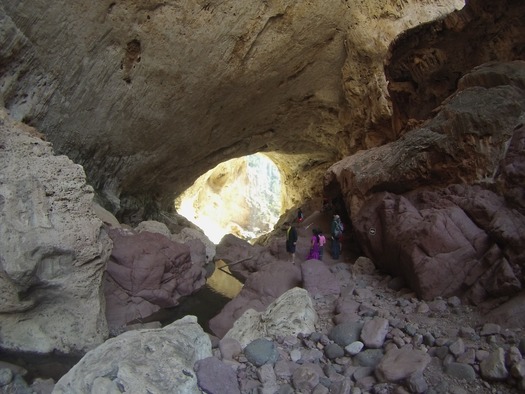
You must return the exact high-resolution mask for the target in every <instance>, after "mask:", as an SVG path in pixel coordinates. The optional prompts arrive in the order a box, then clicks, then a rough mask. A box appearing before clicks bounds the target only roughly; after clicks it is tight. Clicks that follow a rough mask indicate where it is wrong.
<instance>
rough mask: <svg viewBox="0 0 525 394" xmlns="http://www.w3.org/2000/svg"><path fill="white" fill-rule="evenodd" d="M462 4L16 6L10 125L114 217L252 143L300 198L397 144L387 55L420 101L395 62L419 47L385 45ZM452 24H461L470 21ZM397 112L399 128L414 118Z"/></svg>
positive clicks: (8, 1) (5, 23) (6, 86)
mask: <svg viewBox="0 0 525 394" xmlns="http://www.w3.org/2000/svg"><path fill="white" fill-rule="evenodd" d="M461 7H463V2H462V1H458V0H439V1H428V0H425V1H421V0H418V1H416V0H389V1H382V0H381V1H380V0H361V1H351V2H350V1H346V0H345V1H343V0H341V1H334V2H332V4H330V6H329V7H327V5H326V2H325V1H321V0H312V1H307V2H296V1H292V0H269V1H262V2H257V3H256V4H255V3H253V4H252V3H247V2H240V1H234V0H223V1H219V0H210V1H187V0H177V1H176V0H169V1H162V2H160V1H151V0H142V1H140V0H135V1H126V2H123V1H113V0H103V1H98V2H96V3H92V4H89V5H87V3H86V4H83V3H82V4H80V3H72V2H69V1H65V0H60V1H54V2H53V3H52V4H49V2H46V1H43V0H32V1H30V2H29V1H18V0H5V1H3V2H2V5H1V6H0V8H1V15H3V16H2V17H1V19H0V29H1V30H0V34H1V36H2V41H3V42H4V43H6V45H3V46H2V48H1V49H0V67H1V70H2V71H1V74H0V94H1V99H2V103H3V105H4V106H5V107H6V108H7V109H8V110H9V111H10V114H11V115H12V116H13V117H14V118H16V119H18V120H23V121H24V122H27V123H29V124H31V125H33V126H35V127H36V128H37V129H39V130H40V131H42V132H43V133H44V134H45V136H46V138H47V140H49V141H51V142H52V143H53V146H54V148H55V150H56V152H57V153H60V154H66V155H67V156H69V157H70V158H71V159H72V160H74V161H75V162H77V163H79V164H82V165H83V166H84V169H85V171H86V173H87V175H88V179H89V182H90V183H91V184H92V185H93V186H94V188H95V189H96V190H97V191H99V192H100V194H101V196H103V198H104V199H105V205H106V206H107V207H109V208H110V209H112V210H113V211H114V212H116V211H118V210H119V208H120V209H121V214H123V213H124V212H125V211H126V210H130V211H131V210H133V207H137V206H139V205H141V206H145V205H146V206H147V205H148V204H149V205H152V204H153V205H155V204H156V203H159V202H160V203H162V204H163V205H164V208H166V207H168V206H170V205H171V202H172V200H173V197H174V196H175V195H177V194H178V193H180V192H182V191H183V190H184V189H185V188H186V187H188V186H189V185H190V184H191V183H192V182H193V180H195V179H196V178H197V177H198V176H199V175H200V174H202V173H204V172H205V171H206V170H208V169H210V168H212V167H213V166H215V165H217V164H218V163H220V162H223V161H225V160H227V159H230V158H233V157H239V156H243V155H247V154H251V153H254V152H268V155H269V156H270V157H271V158H272V159H273V160H274V161H275V162H276V164H277V165H278V167H279V168H280V170H281V171H282V173H283V176H284V179H285V187H286V188H287V193H286V195H287V196H288V197H289V201H288V202H287V203H288V204H289V205H292V204H293V203H296V202H299V201H302V200H304V199H305V198H308V197H309V196H311V195H313V194H315V193H318V192H319V191H320V187H321V182H320V179H321V177H322V174H323V172H324V171H325V170H326V168H327V167H328V166H329V165H331V164H332V163H334V162H335V161H337V160H339V159H341V158H342V157H345V156H347V155H349V154H351V153H353V152H356V151H357V150H361V149H365V148H369V147H373V146H377V145H380V144H382V143H384V142H386V141H389V140H392V139H394V138H395V135H394V133H392V130H391V115H392V107H391V103H390V100H389V98H388V97H389V93H388V90H387V82H386V79H385V73H384V63H385V59H386V58H387V55H389V56H390V58H389V62H390V63H389V68H388V73H389V75H391V76H392V78H393V79H394V80H396V81H398V80H399V81H400V82H396V83H397V85H396V90H395V91H396V94H395V99H396V100H398V101H399V102H402V101H403V100H405V101H406V100H408V101H410V100H412V101H414V100H415V99H414V95H412V96H410V98H408V99H407V94H406V92H405V90H406V88H407V83H408V84H409V83H410V82H411V81H408V82H407V81H406V80H405V74H406V73H407V70H406V67H405V68H403V67H396V66H395V64H393V62H394V61H396V62H397V59H398V58H399V59H400V63H401V64H403V65H404V66H406V64H407V63H406V60H405V59H402V57H403V56H405V57H406V56H408V55H407V54H406V53H403V52H400V54H399V55H398V54H397V53H396V54H389V52H388V48H389V44H390V43H391V42H392V41H393V40H394V39H395V37H397V36H398V35H399V34H400V33H402V32H403V31H405V30H407V29H409V28H412V27H414V26H418V25H420V24H422V23H425V22H427V21H432V20H435V19H436V18H441V17H444V16H445V15H447V14H449V13H450V12H453V11H454V10H455V9H460V8H461ZM496 8H497V7H496ZM473 9H474V7H473V6H471V10H470V11H469V12H470V14H469V15H471V16H472V15H474V14H476V12H478V11H479V10H475V9H474V10H473ZM462 15H463V14H462ZM454 20H455V21H457V23H456V24H455V26H452V27H453V28H454V29H455V30H454V31H461V29H462V28H465V26H466V25H467V24H466V22H465V21H467V20H468V15H467V16H457V17H456V19H454ZM460 21H463V22H464V23H463V25H461V24H460V23H459V22H460ZM436 34H437V33H436ZM436 34H434V35H432V37H435V36H436ZM448 37H450V38H451V39H453V36H452V35H451V34H449V35H448ZM418 42H419V41H418ZM420 44H421V45H423V44H424V42H423V41H421V42H420ZM414 45H415V44H414ZM437 51H438V52H439V53H441V52H442V51H443V49H442V48H438V49H437ZM435 56H437V57H439V56H438V55H435ZM425 64H426V63H425ZM408 71H412V74H410V76H411V77H412V78H413V79H414V80H416V81H417V76H418V75H420V74H415V73H414V69H410V68H409V70H408ZM457 71H458V70H456V69H454V70H453V71H451V73H453V72H457ZM403 72H404V74H403ZM459 72H461V70H459ZM412 89H413V86H412ZM434 101H435V100H434ZM433 104H434V103H430V102H429V105H427V106H425V107H424V108H423V109H424V110H425V111H426V112H428V109H430V108H431V106H432V105H433ZM398 111H399V112H398V114H401V115H402V116H401V115H400V116H399V122H401V123H402V122H403V121H405V120H406V118H407V117H413V116H414V114H413V113H405V112H403V113H401V112H400V111H401V110H399V109H398ZM404 111H406V110H404ZM412 112H417V111H416V110H414V109H413V110H412ZM415 115H421V113H419V112H418V113H415ZM416 118H417V116H416ZM399 122H398V123H397V124H398V125H399Z"/></svg>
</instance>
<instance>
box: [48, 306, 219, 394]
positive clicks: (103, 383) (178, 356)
mask: <svg viewBox="0 0 525 394" xmlns="http://www.w3.org/2000/svg"><path fill="white" fill-rule="evenodd" d="M209 356H211V342H210V339H209V337H208V335H206V334H205V333H204V331H203V330H202V328H201V327H200V326H199V325H198V324H197V319H196V318H195V317H194V316H186V317H185V318H183V319H181V320H177V321H176V322H174V323H172V324H170V325H169V326H166V327H164V328H163V329H157V330H139V331H130V332H126V333H124V334H122V335H119V336H118V337H116V338H112V339H110V340H108V341H106V342H105V343H104V344H103V345H101V346H99V347H98V348H96V349H94V350H92V351H90V352H88V353H87V354H86V355H85V356H84V357H83V358H82V360H80V362H79V363H78V364H77V365H75V366H74V367H73V368H72V369H71V370H70V371H69V372H68V373H67V374H66V375H64V376H63V377H62V378H61V379H60V380H59V381H58V382H57V384H56V386H55V388H54V390H53V393H56V394H59V393H64V394H68V393H93V394H95V393H97V394H98V393H110V392H143V393H146V392H148V391H149V392H158V393H168V392H172V393H174V392H177V393H200V390H199V388H198V386H197V378H196V375H195V373H194V372H193V366H194V364H195V362H197V361H198V360H201V359H204V358H206V357H209Z"/></svg>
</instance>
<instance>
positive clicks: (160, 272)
mask: <svg viewBox="0 0 525 394" xmlns="http://www.w3.org/2000/svg"><path fill="white" fill-rule="evenodd" d="M109 234H110V236H111V238H112V240H113V250H112V252H111V258H110V260H109V262H108V265H107V272H106V275H105V282H104V289H105V295H106V301H107V310H106V315H107V320H108V325H109V327H110V330H111V331H116V332H118V330H119V329H121V328H122V327H123V326H125V325H126V324H128V323H132V322H134V321H138V320H140V321H142V320H144V319H147V318H148V317H150V316H151V315H152V314H153V313H155V312H157V311H159V310H160V309H161V308H170V307H174V306H176V305H178V303H179V301H180V299H181V298H182V297H184V296H188V295H191V294H192V293H194V292H195V291H197V290H198V289H200V288H201V287H202V286H203V285H204V284H205V282H206V270H205V269H204V264H205V261H203V260H200V261H192V259H191V253H190V249H189V247H188V246H186V245H184V244H179V243H176V242H173V241H171V240H170V239H169V238H167V237H166V236H164V235H162V234H159V233H151V232H148V231H144V232H141V233H134V232H133V231H130V230H125V229H121V228H116V229H111V230H110V232H109Z"/></svg>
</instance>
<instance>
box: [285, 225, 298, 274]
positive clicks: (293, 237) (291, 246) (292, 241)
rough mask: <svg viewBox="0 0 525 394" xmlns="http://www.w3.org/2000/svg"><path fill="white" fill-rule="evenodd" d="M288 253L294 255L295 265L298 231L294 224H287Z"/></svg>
mask: <svg viewBox="0 0 525 394" xmlns="http://www.w3.org/2000/svg"><path fill="white" fill-rule="evenodd" d="M285 225H286V226H288V229H287V230H286V251H287V252H288V253H290V254H291V255H292V263H293V264H295V245H296V244H297V229H296V228H295V225H294V224H293V223H289V222H286V223H285Z"/></svg>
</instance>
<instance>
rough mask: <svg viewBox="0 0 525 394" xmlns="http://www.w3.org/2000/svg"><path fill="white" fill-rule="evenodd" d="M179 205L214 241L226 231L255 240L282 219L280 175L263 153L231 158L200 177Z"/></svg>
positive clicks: (181, 198) (180, 211)
mask: <svg viewBox="0 0 525 394" xmlns="http://www.w3.org/2000/svg"><path fill="white" fill-rule="evenodd" d="M176 206H177V211H178V212H179V213H181V214H183V215H185V216H186V218H188V219H189V220H191V221H192V222H194V223H195V224H197V225H198V226H199V227H200V228H202V230H203V231H204V232H205V233H206V235H207V236H208V237H209V238H210V240H212V241H213V242H215V243H219V241H220V240H221V238H222V237H223V236H224V235H225V234H235V235H236V236H238V237H241V238H247V239H252V238H255V237H257V236H258V235H260V234H263V233H267V232H269V231H270V230H271V229H272V228H273V225H274V224H275V223H276V222H277V220H278V219H279V216H280V213H281V178H280V175H279V172H278V170H277V167H276V166H275V165H274V164H273V163H272V161H271V160H269V159H268V158H266V157H264V156H263V155H251V156H247V157H243V158H239V159H232V160H228V161H227V162H224V163H221V164H219V165H218V166H217V167H215V168H214V169H213V170H210V171H208V172H207V173H206V174H204V175H202V176H201V177H199V179H197V181H195V183H194V184H193V185H192V186H191V187H190V188H189V189H187V190H186V192H185V193H183V195H181V196H180V198H178V199H177V201H176Z"/></svg>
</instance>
